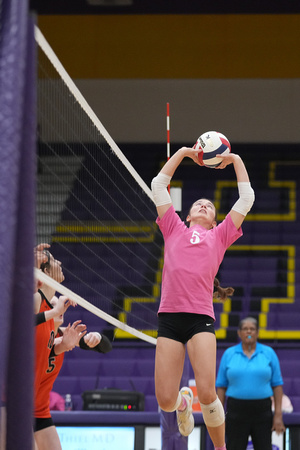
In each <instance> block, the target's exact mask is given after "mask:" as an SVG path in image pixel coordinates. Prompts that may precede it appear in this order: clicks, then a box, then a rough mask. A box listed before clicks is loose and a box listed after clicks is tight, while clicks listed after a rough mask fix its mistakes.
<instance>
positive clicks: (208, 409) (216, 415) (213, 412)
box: [200, 397, 225, 427]
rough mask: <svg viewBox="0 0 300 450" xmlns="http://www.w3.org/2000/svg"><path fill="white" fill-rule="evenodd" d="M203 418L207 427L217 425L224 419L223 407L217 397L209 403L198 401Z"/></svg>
mask: <svg viewBox="0 0 300 450" xmlns="http://www.w3.org/2000/svg"><path fill="white" fill-rule="evenodd" d="M200 406H201V411H202V414H203V420H204V423H205V425H207V426H208V427H219V426H220V425H222V424H223V423H224V421H225V414H224V408H223V405H222V403H221V402H220V400H219V397H217V399H216V400H215V401H214V402H212V403H211V404H210V405H203V403H200Z"/></svg>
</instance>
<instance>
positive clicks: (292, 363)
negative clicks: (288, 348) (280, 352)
mask: <svg viewBox="0 0 300 450" xmlns="http://www.w3.org/2000/svg"><path fill="white" fill-rule="evenodd" d="M280 368H281V373H282V376H283V378H285V377H293V378H298V377H300V360H295V359H291V360H288V359H284V360H282V361H280Z"/></svg>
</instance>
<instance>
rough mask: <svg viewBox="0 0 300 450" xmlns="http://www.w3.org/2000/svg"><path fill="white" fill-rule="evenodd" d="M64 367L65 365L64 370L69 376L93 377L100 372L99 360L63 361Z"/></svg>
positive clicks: (77, 359)
mask: <svg viewBox="0 0 300 450" xmlns="http://www.w3.org/2000/svg"><path fill="white" fill-rule="evenodd" d="M64 365H66V369H65V370H67V371H68V374H69V375H76V376H93V375H95V376H96V375H98V374H100V373H102V372H101V361H100V358H99V359H98V360H97V359H96V360H89V359H84V360H82V359H79V358H76V359H68V360H67V361H64Z"/></svg>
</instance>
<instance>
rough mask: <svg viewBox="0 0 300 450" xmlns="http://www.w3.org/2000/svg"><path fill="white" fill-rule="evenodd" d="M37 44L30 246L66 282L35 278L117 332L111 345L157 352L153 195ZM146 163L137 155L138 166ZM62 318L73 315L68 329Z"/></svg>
mask: <svg viewBox="0 0 300 450" xmlns="http://www.w3.org/2000/svg"><path fill="white" fill-rule="evenodd" d="M35 38H36V41H37V44H38V47H39V56H38V60H39V61H38V62H39V67H38V70H39V82H38V121H39V124H38V125H39V126H38V128H39V129H38V174H37V180H38V187H37V221H36V222H37V233H36V234H37V239H36V240H37V244H39V243H41V242H48V243H49V244H50V245H51V247H50V249H49V250H50V252H51V253H52V255H53V257H54V258H55V259H58V260H60V261H61V262H62V265H63V271H64V274H65V282H64V285H61V284H60V283H57V282H56V281H55V280H53V278H50V277H48V276H47V275H46V274H44V273H43V272H41V271H40V270H36V271H35V274H36V277H37V279H38V280H40V281H41V282H43V283H45V284H47V285H49V286H50V287H52V288H54V289H55V290H56V291H57V292H59V293H60V294H62V295H66V296H67V297H69V298H70V299H71V300H73V301H75V302H76V303H77V304H78V305H79V306H80V307H82V308H84V310H87V311H89V312H91V313H92V315H89V316H93V317H95V316H97V317H98V318H100V319H102V320H104V321H105V324H104V325H107V324H110V325H112V326H113V327H116V328H115V329H114V337H115V339H116V338H118V339H123V338H125V339H132V338H134V337H136V338H138V339H141V340H144V341H145V342H148V343H151V344H154V345H155V344H156V335H157V309H158V298H159V296H160V282H161V271H162V245H161V238H160V233H158V231H157V226H156V224H155V218H156V215H155V208H154V203H153V198H152V192H151V189H149V187H148V186H147V184H146V183H145V182H144V180H143V179H142V178H141V176H140V175H139V173H138V171H137V170H136V169H135V168H134V167H133V165H132V164H131V163H130V162H129V160H128V158H126V156H125V155H124V153H123V152H122V151H121V150H120V148H119V147H118V145H117V144H116V143H115V142H114V140H113V139H112V137H111V136H110V134H109V133H108V132H107V130H106V129H105V128H104V126H103V125H102V123H101V122H100V120H99V118H98V117H97V116H96V114H95V113H94V111H93V110H92V109H91V107H90V106H89V104H88V103H87V101H86V99H85V98H84V96H83V95H82V94H81V92H80V90H79V89H78V88H77V86H76V85H75V83H74V82H73V80H72V79H71V77H70V76H69V74H68V73H67V72H66V70H65V69H64V67H63V65H62V64H61V62H60V61H59V59H58V58H57V56H56V55H55V53H54V51H53V49H52V48H51V47H50V45H49V44H48V42H47V41H46V39H45V37H44V36H43V34H42V33H41V31H40V30H39V28H38V27H35ZM148 156H149V157H151V158H153V155H148ZM146 157H147V155H140V158H142V160H141V167H143V164H145V158H146ZM134 159H135V160H136V158H134ZM75 292H76V293H75ZM77 311H78V309H77V308H76V313H77ZM68 314H72V311H70V308H69V309H68V311H67V312H66V320H69V317H68ZM77 314H78V313H77ZM82 314H83V317H82V318H83V320H84V322H85V323H86V324H87V325H88V326H89V323H88V320H87V316H86V315H84V312H82ZM79 318H80V317H78V315H77V317H76V320H77V319H79ZM97 323H98V322H97Z"/></svg>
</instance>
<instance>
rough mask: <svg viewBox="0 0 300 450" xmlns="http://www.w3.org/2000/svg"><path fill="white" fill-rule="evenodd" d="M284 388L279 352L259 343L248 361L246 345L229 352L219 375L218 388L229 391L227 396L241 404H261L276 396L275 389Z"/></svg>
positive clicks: (232, 348)
mask: <svg viewBox="0 0 300 450" xmlns="http://www.w3.org/2000/svg"><path fill="white" fill-rule="evenodd" d="M282 384H283V380H282V376H281V371H280V364H279V360H278V357H277V355H276V353H275V351H274V350H273V349H272V348H271V347H269V346H267V345H264V344H260V343H256V349H255V352H254V353H253V355H252V356H251V358H248V357H247V356H246V355H245V354H244V352H243V348H242V343H240V344H238V345H235V346H233V347H230V348H228V349H227V350H225V352H224V354H223V356H222V358H221V362H220V367H219V371H218V375H217V381H216V386H217V387H223V388H226V389H227V390H226V396H227V397H233V398H236V399H241V400H258V399H263V398H267V397H271V396H272V395H273V389H272V388H273V387H275V386H279V385H282Z"/></svg>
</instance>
